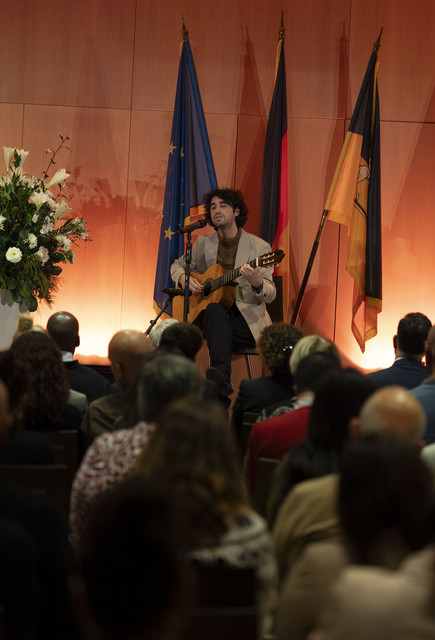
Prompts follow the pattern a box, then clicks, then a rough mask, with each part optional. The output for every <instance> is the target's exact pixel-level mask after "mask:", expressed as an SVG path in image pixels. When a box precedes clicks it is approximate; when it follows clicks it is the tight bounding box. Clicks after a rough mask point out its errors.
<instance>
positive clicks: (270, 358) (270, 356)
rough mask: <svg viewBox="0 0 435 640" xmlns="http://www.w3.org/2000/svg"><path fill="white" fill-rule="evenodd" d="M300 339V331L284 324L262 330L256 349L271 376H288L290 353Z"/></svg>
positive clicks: (274, 324) (276, 323)
mask: <svg viewBox="0 0 435 640" xmlns="http://www.w3.org/2000/svg"><path fill="white" fill-rule="evenodd" d="M301 338H302V333H301V332H300V330H299V329H297V328H296V327H293V326H292V325H289V324H287V323H286V322H274V323H272V324H270V325H269V326H268V327H266V328H265V329H263V331H262V333H261V336H260V339H259V341H258V349H259V351H260V353H261V355H262V357H263V360H264V364H265V365H266V367H267V369H268V370H269V372H270V374H271V375H272V376H288V375H289V374H290V358H291V355H292V351H293V348H294V346H295V345H296V343H297V342H298V341H299V340H300V339H301Z"/></svg>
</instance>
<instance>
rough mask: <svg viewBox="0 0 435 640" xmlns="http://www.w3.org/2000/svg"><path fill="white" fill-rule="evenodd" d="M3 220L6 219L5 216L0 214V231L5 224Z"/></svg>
mask: <svg viewBox="0 0 435 640" xmlns="http://www.w3.org/2000/svg"><path fill="white" fill-rule="evenodd" d="M5 220H6V218H5V216H0V231H2V230H3V229H4V228H5V225H4V222H5Z"/></svg>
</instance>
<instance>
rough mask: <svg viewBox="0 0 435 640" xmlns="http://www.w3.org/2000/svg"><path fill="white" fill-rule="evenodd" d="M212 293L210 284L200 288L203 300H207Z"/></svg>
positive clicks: (207, 283)
mask: <svg viewBox="0 0 435 640" xmlns="http://www.w3.org/2000/svg"><path fill="white" fill-rule="evenodd" d="M212 291H213V287H212V284H211V282H210V281H209V282H206V283H205V284H204V286H203V288H202V297H203V298H208V296H209V295H210V294H211V293H212Z"/></svg>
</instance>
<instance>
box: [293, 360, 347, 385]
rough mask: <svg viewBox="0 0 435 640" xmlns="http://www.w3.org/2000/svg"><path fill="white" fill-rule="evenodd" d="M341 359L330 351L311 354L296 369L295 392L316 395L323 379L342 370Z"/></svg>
mask: <svg viewBox="0 0 435 640" xmlns="http://www.w3.org/2000/svg"><path fill="white" fill-rule="evenodd" d="M340 368H341V365H340V360H339V358H338V357H337V356H336V355H335V354H334V353H332V352H330V351H319V352H314V353H311V354H310V355H308V356H306V357H305V358H303V359H302V360H301V361H300V363H299V365H298V368H297V369H296V373H295V377H294V381H295V384H294V386H295V391H296V393H297V394H298V395H300V394H301V393H307V392H311V393H315V392H316V391H317V388H318V386H319V384H320V382H321V380H322V378H323V377H324V376H325V375H326V374H327V373H328V372H329V371H333V370H335V369H340Z"/></svg>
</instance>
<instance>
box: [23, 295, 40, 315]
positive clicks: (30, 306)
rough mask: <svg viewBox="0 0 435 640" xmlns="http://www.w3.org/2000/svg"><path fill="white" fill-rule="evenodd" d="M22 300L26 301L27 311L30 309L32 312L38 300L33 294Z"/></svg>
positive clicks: (36, 306)
mask: <svg viewBox="0 0 435 640" xmlns="http://www.w3.org/2000/svg"><path fill="white" fill-rule="evenodd" d="M24 302H25V303H26V306H27V309H28V310H29V311H31V312H32V313H33V311H36V309H37V308H38V301H37V299H36V298H34V297H33V296H30V297H29V298H26V299H25V300H24Z"/></svg>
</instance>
